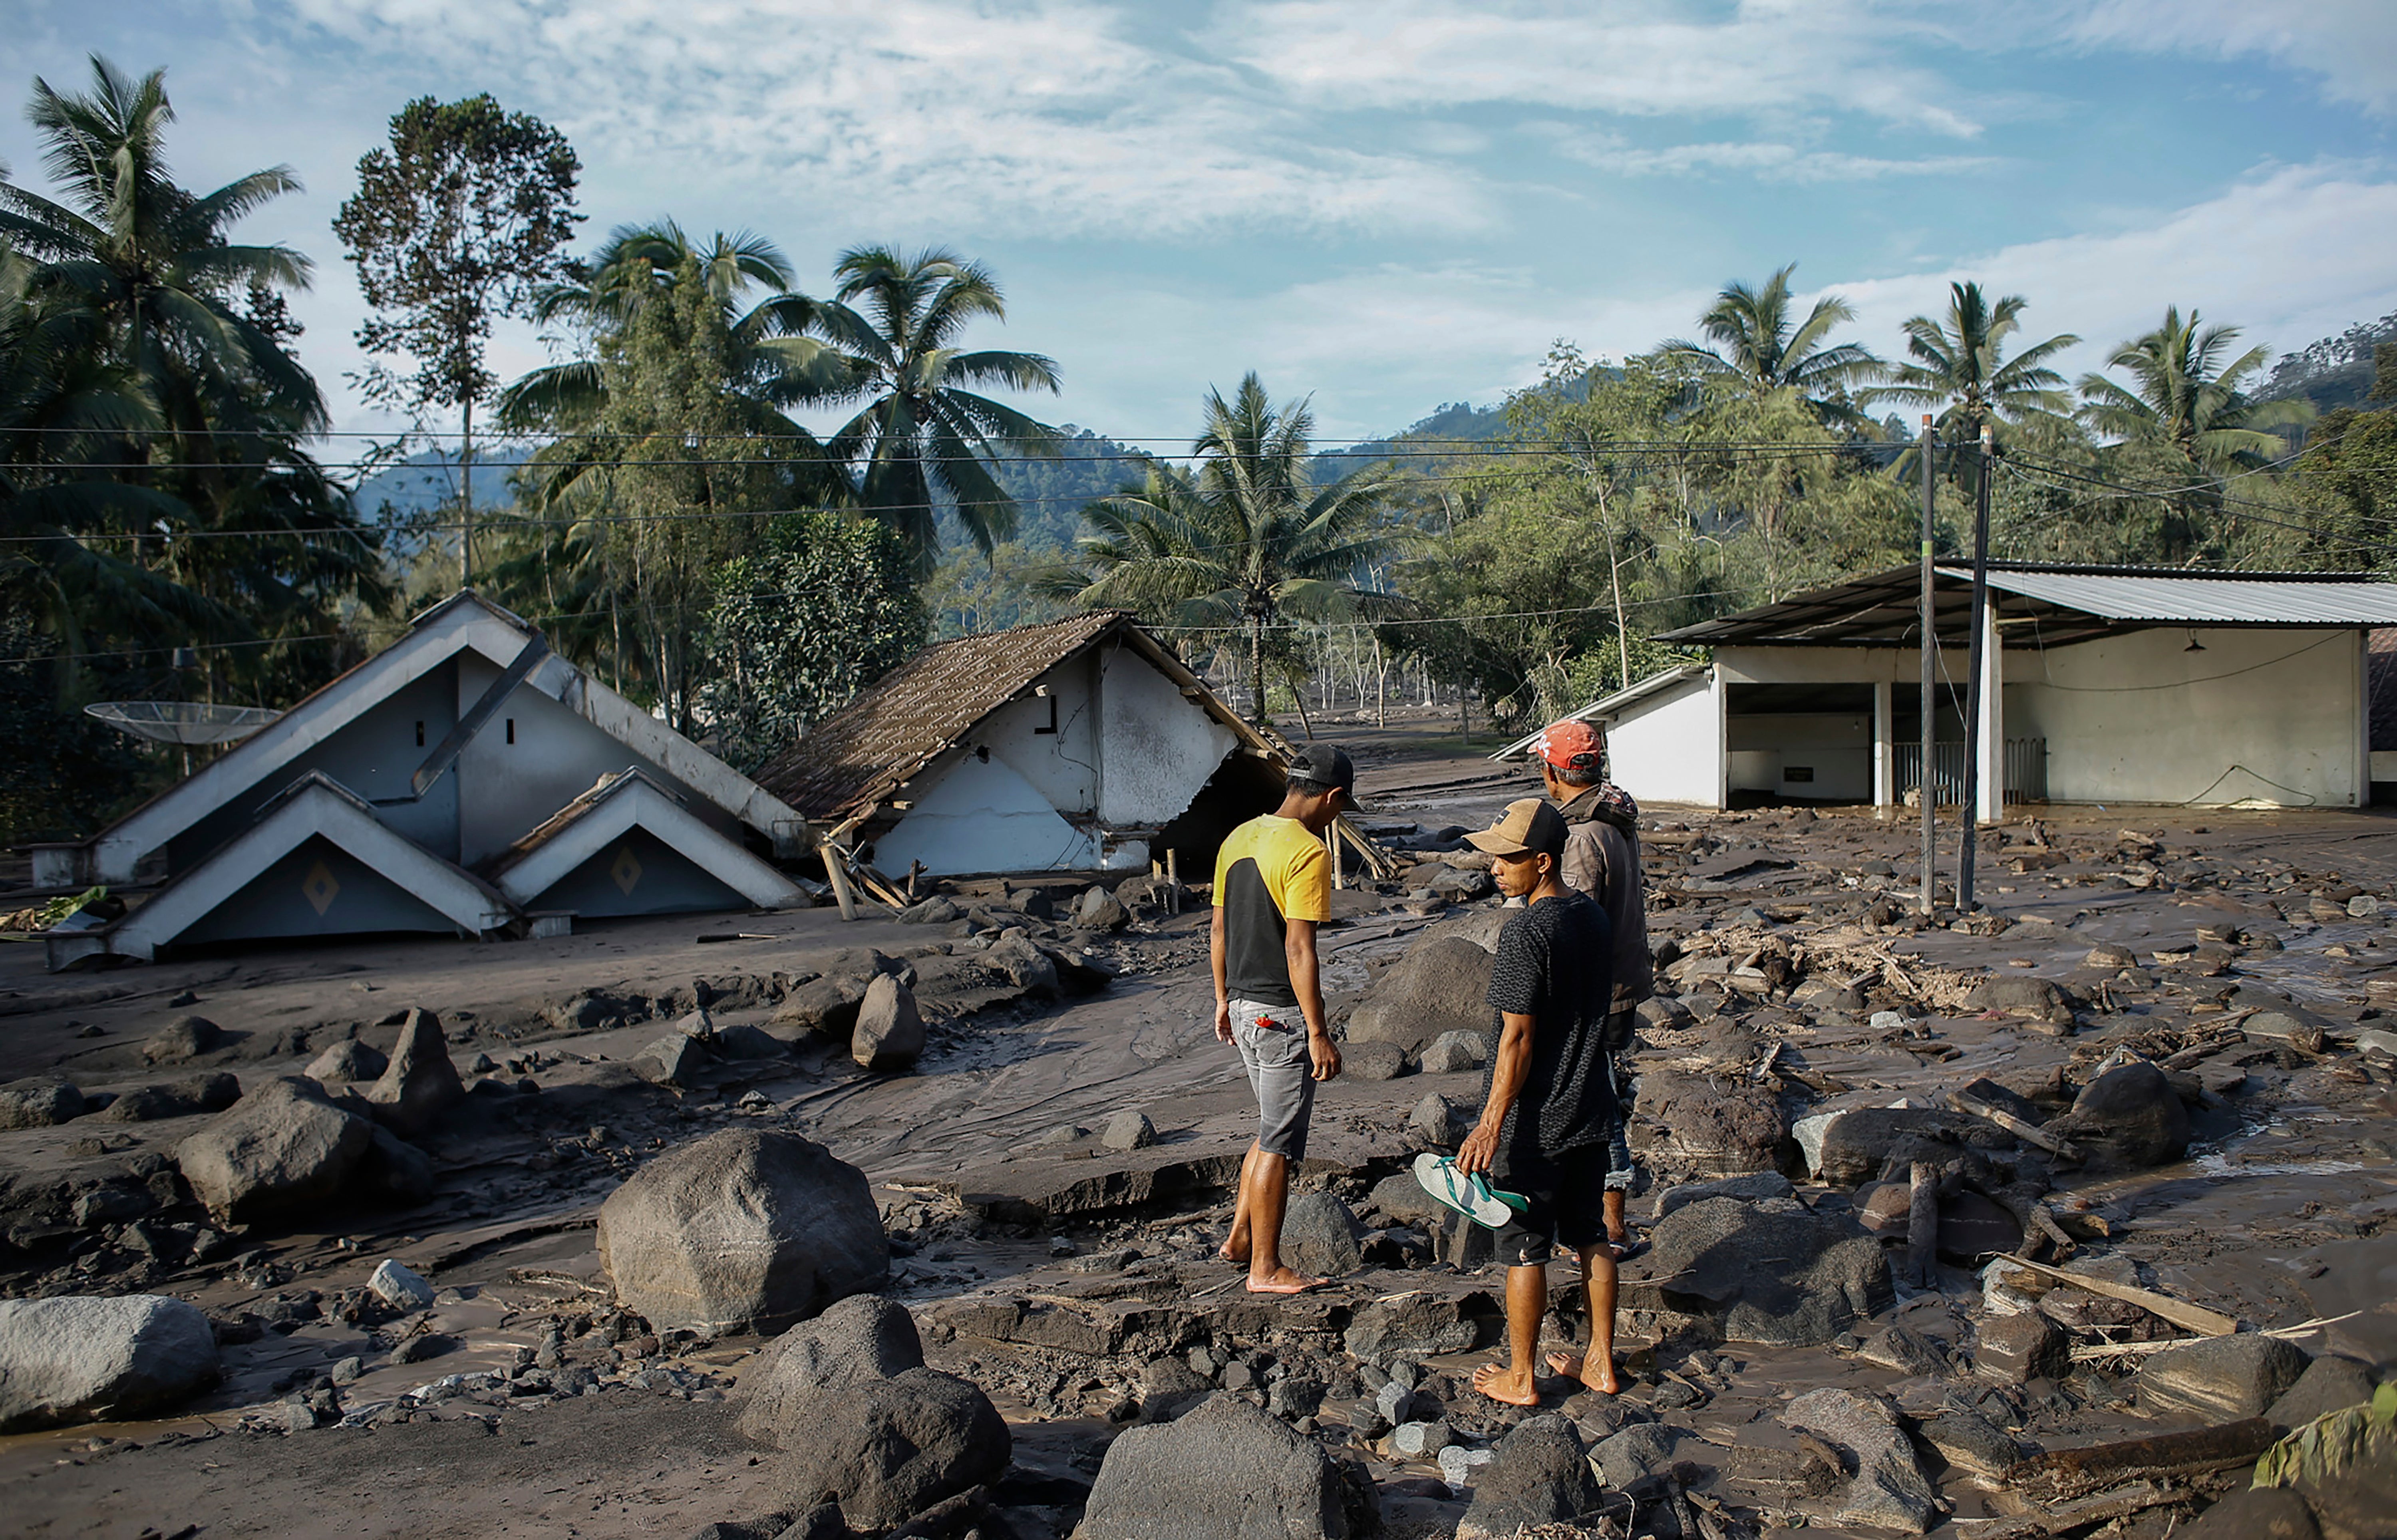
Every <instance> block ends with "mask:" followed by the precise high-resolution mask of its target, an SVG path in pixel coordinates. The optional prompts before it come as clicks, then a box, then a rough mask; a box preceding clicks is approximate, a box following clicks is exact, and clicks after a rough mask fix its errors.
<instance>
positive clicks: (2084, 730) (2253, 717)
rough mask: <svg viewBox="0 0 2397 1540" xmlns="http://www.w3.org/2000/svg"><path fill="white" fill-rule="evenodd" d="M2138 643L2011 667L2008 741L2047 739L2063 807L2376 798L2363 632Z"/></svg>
mask: <svg viewBox="0 0 2397 1540" xmlns="http://www.w3.org/2000/svg"><path fill="white" fill-rule="evenodd" d="M2194 635H2195V636H2196V639H2197V640H2198V641H2199V642H2200V643H2202V644H2203V647H2204V650H2203V651H2202V652H2191V651H2189V650H2188V648H2189V639H2190V636H2191V633H2190V632H2189V630H2188V629H2187V628H2183V627H2173V628H2170V629H2160V630H2152V631H2135V632H2131V633H2129V634H2127V635H2125V636H2110V637H2106V638H2103V639H2101V640H2097V641H2091V642H2082V643H2080V644H2078V645H2077V646H2073V647H2066V648H2055V649H2047V650H2045V651H2025V652H2016V653H2014V654H2012V655H2010V656H2009V657H2008V658H2007V660H2006V692H2005V714H2006V731H2007V732H2008V733H2010V734H2012V735H2013V736H2015V737H2018V738H2040V737H2043V738H2045V739H2046V740H2047V753H2048V761H2047V783H2048V796H2049V797H2051V798H2052V799H2054V800H2056V801H2058V802H2110V801H2122V802H2189V801H2192V800H2193V801H2195V802H2197V803H2198V804H2200V805H2202V806H2205V805H2215V804H2220V803H2228V802H2236V801H2240V800H2243V799H2244V798H2249V797H2255V798H2258V799H2261V800H2265V801H2270V802H2275V803H2281V804H2284V805H2289V806H2296V807H2308V806H2322V807H2354V806H2357V805H2359V804H2360V803H2361V802H2362V801H2364V800H2366V799H2368V795H2369V793H2368V789H2367V788H2366V787H2365V786H2364V785H2363V784H2362V783H2360V771H2361V767H2362V766H2363V764H2364V744H2363V742H2362V732H2363V728H2362V723H2361V713H2360V712H2359V710H2358V708H2357V703H2358V702H2359V701H2360V700H2361V698H2362V693H2363V689H2364V677H2363V667H2364V651H2363V648H2362V646H2361V644H2360V641H2359V639H2358V638H2359V636H2360V634H2359V633H2357V632H2353V631H2333V632H2323V631H2308V630H2296V629H2287V630H2283V629H2265V628H2254V629H2237V630H2232V629H2227V628H2226V629H2210V628H2207V627H2203V626H2201V627H2198V628H2197V630H2196V632H2195V633H2194Z"/></svg>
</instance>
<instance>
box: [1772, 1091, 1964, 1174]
mask: <svg viewBox="0 0 2397 1540" xmlns="http://www.w3.org/2000/svg"><path fill="white" fill-rule="evenodd" d="M1808 1121H1809V1122H1812V1121H1813V1119H1811V1118H1810V1119H1808ZM1816 1126H1817V1127H1818V1128H1819V1130H1820V1132H1819V1134H1817V1135H1815V1136H1814V1139H1812V1140H1810V1141H1806V1142H1805V1143H1812V1144H1813V1145H1814V1149H1813V1151H1812V1152H1811V1156H1810V1164H1811V1168H1812V1169H1813V1171H1814V1172H1815V1173H1816V1174H1818V1175H1820V1176H1821V1177H1822V1179H1823V1180H1824V1181H1825V1182H1826V1183H1828V1184H1829V1185H1832V1186H1836V1187H1855V1186H1861V1185H1863V1184H1865V1183H1867V1182H1872V1181H1876V1180H1879V1179H1880V1178H1881V1173H1882V1172H1884V1171H1887V1170H1888V1169H1889V1168H1890V1164H1891V1162H1892V1161H1893V1160H1895V1161H1896V1162H1897V1163H1898V1166H1899V1171H1898V1174H1899V1175H1903V1174H1904V1169H1903V1168H1904V1167H1905V1165H1906V1164H1908V1162H1909V1161H1910V1160H1911V1158H1913V1157H1915V1156H1917V1155H1925V1156H1930V1157H1931V1158H1944V1159H1953V1158H1955V1155H1956V1150H1955V1147H1954V1146H1955V1145H1959V1144H1962V1142H1964V1141H1965V1140H1966V1139H1967V1138H1974V1137H1977V1138H1980V1139H1982V1140H1987V1139H1989V1138H1991V1137H1993V1136H1994V1137H1997V1138H2003V1137H2005V1136H2004V1135H2002V1134H1998V1133H1996V1131H1994V1130H1992V1129H1990V1128H1989V1125H1987V1124H1985V1123H1982V1122H1981V1121H1980V1120H1979V1119H1977V1118H1966V1117H1964V1116H1963V1115H1962V1114H1961V1113H1954V1112H1942V1111H1939V1110H1937V1109H1935V1108H1931V1107H1852V1108H1849V1109H1848V1110H1846V1111H1844V1112H1836V1113H1832V1114H1830V1115H1829V1118H1828V1121H1826V1122H1824V1123H1821V1124H1818V1125H1816Z"/></svg>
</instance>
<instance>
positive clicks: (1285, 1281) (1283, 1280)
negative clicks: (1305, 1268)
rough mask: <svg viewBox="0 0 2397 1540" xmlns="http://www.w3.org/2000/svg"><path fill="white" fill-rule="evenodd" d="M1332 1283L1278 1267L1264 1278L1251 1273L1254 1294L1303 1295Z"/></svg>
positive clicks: (1251, 1290)
mask: <svg viewBox="0 0 2397 1540" xmlns="http://www.w3.org/2000/svg"><path fill="white" fill-rule="evenodd" d="M1331 1281H1332V1280H1331V1279H1327V1278H1309V1277H1307V1276H1306V1274H1305V1273H1295V1272H1292V1271H1291V1270H1290V1269H1289V1268H1288V1267H1277V1268H1275V1269H1274V1270H1273V1271H1272V1272H1270V1273H1267V1274H1265V1276H1264V1277H1263V1278H1259V1277H1258V1276H1257V1275H1256V1274H1254V1273H1251V1274H1250V1275H1249V1292H1251V1293H1252V1294H1303V1293H1305V1292H1307V1291H1308V1290H1309V1289H1320V1288H1322V1287H1323V1286H1324V1285H1325V1284H1327V1283H1329V1282H1331Z"/></svg>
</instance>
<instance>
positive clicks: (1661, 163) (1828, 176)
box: [1554, 130, 1996, 182]
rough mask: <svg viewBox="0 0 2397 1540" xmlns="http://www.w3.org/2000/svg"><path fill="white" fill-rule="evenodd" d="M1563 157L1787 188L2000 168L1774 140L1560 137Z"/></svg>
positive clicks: (1606, 166)
mask: <svg viewBox="0 0 2397 1540" xmlns="http://www.w3.org/2000/svg"><path fill="white" fill-rule="evenodd" d="M1554 139H1555V142H1556V148H1557V151H1558V153H1559V154H1564V155H1567V156H1570V157H1571V158H1573V159H1574V160H1577V161H1580V162H1582V163H1583V164H1585V165H1588V166H1595V167H1598V168H1599V169H1600V170H1602V171H1613V172H1614V173H1615V174H1616V175H1618V176H1627V177H1653V176H1674V177H1686V176H1693V175H1696V174H1699V173H1703V172H1707V171H1726V172H1746V173H1749V174H1752V175H1754V176H1756V177H1757V178H1759V179H1760V180H1762V181H1786V182H1825V181H1882V180H1884V179H1886V178H1890V177H1925V176H1948V175H1951V174H1953V173H1956V172H1960V171H1970V170H1975V169H1978V168H1980V167H1987V166H1990V165H1994V164H1995V163H1996V162H1995V158H1994V157H1992V156H1989V155H1923V156H1917V157H1915V158H1912V159H1908V160H1889V159H1884V158H1881V157H1879V156H1874V155H1854V154H1841V153H1838V152H1835V151H1828V150H1801V149H1800V148H1799V147H1798V146H1796V145H1794V144H1783V143H1778V142H1774V141H1769V140H1747V141H1717V142H1714V143H1705V144H1668V145H1666V146H1664V147H1662V148H1660V149H1642V148H1640V147H1639V146H1636V145H1634V144H1632V143H1631V142H1630V141H1627V140H1625V139H1623V138H1621V137H1620V136H1618V135H1614V134H1580V133H1574V132H1572V131H1570V130H1564V131H1560V132H1557V133H1556V134H1555V135H1554Z"/></svg>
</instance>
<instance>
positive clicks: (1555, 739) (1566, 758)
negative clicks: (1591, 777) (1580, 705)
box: [1532, 716, 1606, 770]
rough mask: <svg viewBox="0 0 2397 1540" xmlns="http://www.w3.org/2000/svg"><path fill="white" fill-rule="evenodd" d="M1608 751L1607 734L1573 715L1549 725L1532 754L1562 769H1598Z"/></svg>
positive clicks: (1543, 731)
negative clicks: (1601, 757) (1599, 761)
mask: <svg viewBox="0 0 2397 1540" xmlns="http://www.w3.org/2000/svg"><path fill="white" fill-rule="evenodd" d="M1605 749H1606V734H1604V733H1602V732H1600V731H1599V730H1598V729H1596V728H1594V727H1592V726H1591V725H1590V724H1588V723H1587V722H1584V721H1578V720H1576V719H1574V718H1573V717H1570V716H1569V717H1567V718H1565V719H1564V720H1563V721H1561V722H1551V723H1549V724H1548V725H1547V727H1546V728H1545V729H1543V730H1541V733H1540V736H1539V740H1538V741H1537V742H1536V743H1533V745H1532V752H1533V753H1534V754H1537V755H1538V756H1539V757H1541V758H1542V759H1544V760H1546V761H1547V763H1549V764H1551V765H1554V766H1556V767H1557V769H1559V770H1596V769H1598V759H1599V756H1600V754H1601V753H1603V752H1604V751H1605Z"/></svg>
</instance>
